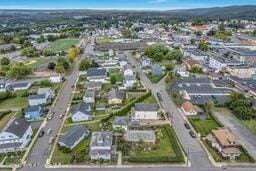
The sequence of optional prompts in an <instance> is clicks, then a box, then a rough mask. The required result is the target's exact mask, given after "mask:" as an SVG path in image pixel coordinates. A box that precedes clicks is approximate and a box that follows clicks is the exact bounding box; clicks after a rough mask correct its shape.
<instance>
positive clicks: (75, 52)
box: [68, 47, 80, 62]
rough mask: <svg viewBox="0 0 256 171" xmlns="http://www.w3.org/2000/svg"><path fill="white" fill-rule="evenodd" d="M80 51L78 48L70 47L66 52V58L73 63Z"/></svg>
mask: <svg viewBox="0 0 256 171" xmlns="http://www.w3.org/2000/svg"><path fill="white" fill-rule="evenodd" d="M79 54H80V49H79V48H78V47H72V48H70V49H69V50H68V57H69V61H70V62H74V60H75V59H76V58H77V57H78V56H79Z"/></svg>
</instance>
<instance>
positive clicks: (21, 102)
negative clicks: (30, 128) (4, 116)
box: [0, 90, 28, 110]
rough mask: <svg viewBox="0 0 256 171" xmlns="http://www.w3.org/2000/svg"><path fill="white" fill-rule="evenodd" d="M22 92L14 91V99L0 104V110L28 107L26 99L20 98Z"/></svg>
mask: <svg viewBox="0 0 256 171" xmlns="http://www.w3.org/2000/svg"><path fill="white" fill-rule="evenodd" d="M24 92H25V91H24V90H21V91H16V92H15V93H16V97H13V98H9V99H6V100H4V101H2V102H0V109H6V110H12V109H21V108H24V107H26V106H28V97H22V94H23V93H24Z"/></svg>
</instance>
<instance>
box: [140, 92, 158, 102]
mask: <svg viewBox="0 0 256 171" xmlns="http://www.w3.org/2000/svg"><path fill="white" fill-rule="evenodd" d="M143 103H157V101H156V98H155V96H154V95H153V94H151V96H149V97H148V98H147V99H146V100H144V101H143Z"/></svg>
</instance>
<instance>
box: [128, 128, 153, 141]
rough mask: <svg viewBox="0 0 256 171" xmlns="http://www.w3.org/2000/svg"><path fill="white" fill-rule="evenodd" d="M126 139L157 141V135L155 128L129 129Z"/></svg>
mask: <svg viewBox="0 0 256 171" xmlns="http://www.w3.org/2000/svg"><path fill="white" fill-rule="evenodd" d="M124 139H125V141H129V142H140V141H143V142H146V143H155V141H156V136H155V131H153V130H127V131H126V133H125V135H124Z"/></svg>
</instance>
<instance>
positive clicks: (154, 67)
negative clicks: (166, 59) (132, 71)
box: [151, 64, 164, 75]
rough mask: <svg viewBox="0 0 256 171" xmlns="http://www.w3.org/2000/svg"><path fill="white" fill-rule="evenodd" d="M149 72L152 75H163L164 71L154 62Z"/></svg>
mask: <svg viewBox="0 0 256 171" xmlns="http://www.w3.org/2000/svg"><path fill="white" fill-rule="evenodd" d="M151 73H152V74H153V75H163V74H164V71H163V69H162V67H161V66H160V65H159V64H154V65H152V66H151Z"/></svg>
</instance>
